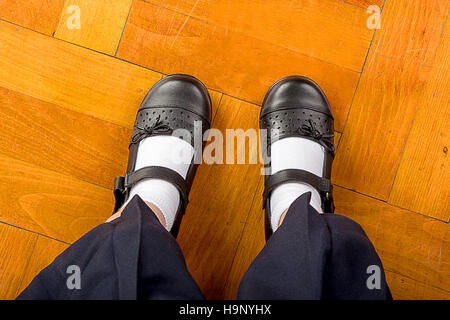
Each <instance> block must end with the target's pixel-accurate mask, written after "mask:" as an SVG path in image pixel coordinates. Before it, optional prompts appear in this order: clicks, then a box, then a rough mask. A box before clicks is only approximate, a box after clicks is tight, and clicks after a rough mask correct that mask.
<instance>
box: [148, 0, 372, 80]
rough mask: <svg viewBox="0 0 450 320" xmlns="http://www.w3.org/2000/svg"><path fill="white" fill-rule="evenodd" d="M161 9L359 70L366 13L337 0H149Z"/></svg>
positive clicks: (364, 46) (363, 54) (365, 35)
mask: <svg viewBox="0 0 450 320" xmlns="http://www.w3.org/2000/svg"><path fill="white" fill-rule="evenodd" d="M149 2H152V3H155V4H158V5H160V6H163V7H165V8H169V9H171V10H174V11H177V12H180V13H183V14H185V15H189V16H191V17H194V18H197V19H200V20H203V21H207V22H209V23H212V24H214V25H218V26H220V27H224V28H226V29H227V30H232V31H237V32H239V33H242V34H244V35H247V36H249V37H253V38H256V39H260V40H263V41H266V42H269V43H271V44H274V45H277V46H279V47H282V48H287V49H290V50H293V51H295V52H298V53H302V54H304V55H307V56H311V57H314V58H317V59H320V60H323V61H327V62H330V63H334V64H336V65H338V66H342V67H344V68H348V69H351V70H354V71H357V72H360V71H361V69H362V66H363V63H364V59H365V57H366V54H367V50H368V48H369V44H370V40H371V39H372V35H373V30H370V29H368V28H367V26H366V21H367V18H368V17H369V15H368V14H367V13H366V12H365V10H362V9H361V8H358V7H356V6H352V5H348V4H346V3H344V2H341V1H336V0H315V1H311V0H300V1H298V0H289V1H265V0H251V1H248V0H245V1H233V0H225V1H208V0H200V1H197V0H182V1H179V0H153V1H149Z"/></svg>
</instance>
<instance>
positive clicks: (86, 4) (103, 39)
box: [55, 0, 132, 55]
mask: <svg viewBox="0 0 450 320" xmlns="http://www.w3.org/2000/svg"><path fill="white" fill-rule="evenodd" d="M131 3H132V0H96V1H91V0H69V1H66V2H65V5H64V9H63V13H62V16H61V21H60V23H59V25H58V28H57V29H56V33H55V37H57V38H60V39H63V40H66V41H69V42H71V43H76V44H78V45H81V46H83V47H87V48H90V49H93V50H96V51H100V52H103V53H106V54H109V55H114V54H115V53H116V50H117V47H118V45H119V41H120V37H121V35H122V30H123V28H124V27H125V22H126V20H127V17H128V12H129V11H130V8H131ZM74 5H75V6H78V7H79V8H80V29H75V28H69V27H68V25H67V21H68V19H69V22H70V21H71V16H72V15H73V13H72V12H71V11H70V10H69V11H67V9H68V8H70V6H74ZM69 25H70V24H69Z"/></svg>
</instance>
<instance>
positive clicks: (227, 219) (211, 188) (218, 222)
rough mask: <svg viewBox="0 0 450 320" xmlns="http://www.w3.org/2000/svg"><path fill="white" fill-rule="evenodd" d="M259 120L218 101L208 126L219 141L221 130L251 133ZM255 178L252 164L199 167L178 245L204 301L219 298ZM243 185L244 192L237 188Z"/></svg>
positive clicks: (235, 104) (233, 102)
mask: <svg viewBox="0 0 450 320" xmlns="http://www.w3.org/2000/svg"><path fill="white" fill-rule="evenodd" d="M258 116H259V107H257V106H254V105H251V104H248V103H245V102H243V101H240V100H237V99H233V98H230V97H228V96H223V98H222V102H221V104H220V107H219V110H218V112H217V115H216V117H215V119H214V124H213V126H214V128H218V129H220V130H221V131H222V132H223V134H224V135H225V129H237V128H241V129H243V130H247V129H249V128H255V129H256V128H258ZM224 145H225V141H224ZM235 147H236V146H235ZM247 152H248V149H247ZM224 159H225V152H224ZM224 161H225V160H224ZM259 177H260V166H259V165H257V164H240V165H238V164H236V165H226V164H222V165H221V164H211V165H207V164H202V165H200V167H199V170H198V172H197V175H196V177H195V181H194V184H193V187H192V191H191V194H190V203H189V206H188V209H187V212H186V215H185V217H184V219H183V223H182V226H181V230H180V235H179V236H178V242H179V243H180V246H181V248H182V250H183V254H184V256H185V258H186V262H187V265H188V269H189V271H190V272H191V274H192V275H193V277H194V279H195V280H196V281H197V283H198V284H199V286H200V288H201V289H202V291H203V293H204V294H205V296H206V297H207V298H209V299H213V298H217V299H219V298H220V297H221V294H222V289H223V287H224V285H225V281H226V276H227V274H228V271H229V269H230V267H231V262H232V260H233V257H234V253H235V251H236V249H237V244H238V241H239V238H240V235H241V232H242V229H243V224H242V222H243V221H245V219H246V216H247V214H248V212H249V210H250V206H251V204H252V199H253V194H254V193H255V190H256V187H257V184H258V180H259ZM243 182H245V187H236V186H243V185H242V183H243Z"/></svg>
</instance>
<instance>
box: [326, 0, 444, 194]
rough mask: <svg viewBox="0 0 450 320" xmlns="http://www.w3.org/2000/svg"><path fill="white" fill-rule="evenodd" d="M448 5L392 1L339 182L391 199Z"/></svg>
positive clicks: (353, 118) (344, 145)
mask: <svg viewBox="0 0 450 320" xmlns="http://www.w3.org/2000/svg"><path fill="white" fill-rule="evenodd" d="M444 4H448V2H445V3H443V2H441V1H438V0H426V1H422V0H399V1H388V2H387V3H386V5H385V8H384V11H383V17H382V23H383V28H382V29H381V30H379V32H378V31H377V33H376V34H375V39H374V43H373V45H372V49H371V50H370V53H369V57H368V60H367V62H366V66H365V69H364V72H363V75H362V78H361V81H360V83H359V86H358V90H357V92H356V96H355V99H354V102H353V104H352V107H351V110H350V114H349V117H348V121H347V125H346V127H345V130H344V132H343V133H344V135H343V138H342V141H341V145H340V147H339V149H340V150H339V152H338V154H337V157H336V161H335V165H334V172H335V175H334V181H335V183H336V184H338V185H340V186H344V187H346V188H350V189H354V190H357V191H359V192H362V193H364V194H368V195H371V196H374V197H376V198H379V199H382V200H387V199H388V196H389V192H390V190H391V187H392V184H393V182H394V177H395V173H396V171H397V168H398V165H399V163H400V158H401V155H402V152H403V149H404V146H405V142H406V138H407V136H408V133H409V130H410V128H411V123H412V120H413V118H414V114H415V112H416V109H417V107H418V104H417V101H418V100H419V99H420V97H421V96H422V93H423V89H424V87H425V85H426V82H427V79H428V75H429V69H430V68H429V67H427V66H430V65H432V64H433V60H434V57H435V53H436V49H437V47H438V44H439V39H440V36H441V33H442V27H443V25H444V21H445V18H446V15H447V10H445V8H444V7H443V5H444ZM447 7H448V6H447ZM404 17H410V18H409V19H404ZM403 20H404V23H398V21H403Z"/></svg>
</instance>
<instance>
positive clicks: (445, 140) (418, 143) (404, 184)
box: [389, 23, 450, 221]
mask: <svg viewBox="0 0 450 320" xmlns="http://www.w3.org/2000/svg"><path fill="white" fill-rule="evenodd" d="M445 28H446V32H444V34H443V37H442V39H441V45H440V47H439V50H438V53H437V56H436V61H435V64H434V66H433V69H432V70H431V74H430V79H429V81H428V82H427V84H426V87H425V90H424V94H423V96H422V99H421V100H420V101H419V103H418V106H419V107H418V111H417V114H416V116H415V118H414V123H413V126H412V129H411V132H410V134H409V136H408V141H407V144H406V147H405V151H404V154H403V157H402V161H401V163H400V167H399V170H398V173H397V176H396V179H395V182H394V186H393V189H392V192H391V195H390V198H389V202H391V203H394V204H396V205H399V206H401V207H403V208H408V209H411V210H413V211H416V212H420V213H423V214H426V215H428V216H430V217H434V218H437V219H441V220H444V221H449V220H450V188H449V187H448V182H449V181H450V162H449V154H448V153H449V152H448V148H449V147H450V135H449V130H448V128H449V123H450V26H449V24H448V23H447V24H446V27H445Z"/></svg>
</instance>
